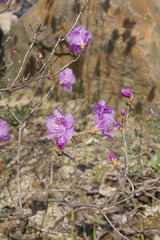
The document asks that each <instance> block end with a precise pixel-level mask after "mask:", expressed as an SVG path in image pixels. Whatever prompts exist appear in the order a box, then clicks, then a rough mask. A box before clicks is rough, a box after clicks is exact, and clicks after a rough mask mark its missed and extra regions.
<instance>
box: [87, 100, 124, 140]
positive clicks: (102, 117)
mask: <svg viewBox="0 0 160 240" xmlns="http://www.w3.org/2000/svg"><path fill="white" fill-rule="evenodd" d="M91 108H92V110H93V111H94V113H95V116H94V118H93V119H94V122H95V126H94V128H93V129H92V133H93V134H94V133H96V131H101V132H102V133H103V134H104V135H105V136H107V137H109V138H110V139H112V140H114V141H115V139H114V138H113V137H112V136H111V135H110V133H109V132H111V131H113V130H114V129H112V127H114V126H115V123H116V121H115V119H114V110H113V109H112V108H110V107H109V106H107V105H106V103H105V101H104V100H100V101H99V102H98V104H97V105H92V106H91ZM116 127H117V126H116ZM118 128H119V126H118Z"/></svg>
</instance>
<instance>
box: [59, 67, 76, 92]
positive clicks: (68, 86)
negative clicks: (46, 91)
mask: <svg viewBox="0 0 160 240" xmlns="http://www.w3.org/2000/svg"><path fill="white" fill-rule="evenodd" d="M74 83H76V77H75V76H74V74H73V71H72V69H70V68H66V69H65V70H63V71H62V72H60V73H59V84H61V86H62V88H63V90H64V91H66V92H71V91H72V85H73V84H74Z"/></svg>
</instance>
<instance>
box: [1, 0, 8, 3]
mask: <svg viewBox="0 0 160 240" xmlns="http://www.w3.org/2000/svg"><path fill="white" fill-rule="evenodd" d="M0 2H1V3H6V2H8V0H0Z"/></svg>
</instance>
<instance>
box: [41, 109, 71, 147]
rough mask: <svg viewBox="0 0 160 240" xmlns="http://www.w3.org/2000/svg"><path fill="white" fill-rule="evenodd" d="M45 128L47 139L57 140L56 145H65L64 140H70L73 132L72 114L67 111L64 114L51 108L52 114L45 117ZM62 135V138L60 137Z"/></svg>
mask: <svg viewBox="0 0 160 240" xmlns="http://www.w3.org/2000/svg"><path fill="white" fill-rule="evenodd" d="M45 122H46V128H47V129H48V131H49V134H47V136H46V137H47V139H48V140H54V139H55V140H58V144H57V146H58V147H59V148H60V146H61V147H62V146H65V145H66V144H65V140H66V141H67V140H70V139H71V138H72V136H73V134H74V130H73V127H72V126H73V123H74V118H73V116H72V114H70V113H68V114H66V115H64V114H63V113H62V112H61V111H60V110H58V109H56V110H53V116H49V117H47V118H46V119H45ZM62 137H64V138H65V140H64V138H62Z"/></svg>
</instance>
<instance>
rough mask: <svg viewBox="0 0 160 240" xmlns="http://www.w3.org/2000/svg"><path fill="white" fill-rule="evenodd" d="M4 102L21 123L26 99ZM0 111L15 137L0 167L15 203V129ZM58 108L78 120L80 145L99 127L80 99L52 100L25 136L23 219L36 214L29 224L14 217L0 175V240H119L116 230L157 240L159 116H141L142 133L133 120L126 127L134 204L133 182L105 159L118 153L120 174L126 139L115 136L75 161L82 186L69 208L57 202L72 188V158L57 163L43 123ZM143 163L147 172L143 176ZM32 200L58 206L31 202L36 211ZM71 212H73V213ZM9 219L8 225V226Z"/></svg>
mask: <svg viewBox="0 0 160 240" xmlns="http://www.w3.org/2000/svg"><path fill="white" fill-rule="evenodd" d="M7 101H8V103H9V104H10V106H12V107H13V109H14V111H15V113H16V114H17V115H19V116H20V115H22V113H23V114H24V113H25V111H26V110H25V109H26V103H27V99H26V97H24V95H22V94H21V96H20V94H19V97H17V98H16V101H15V100H13V99H8V100H7ZM24 103H25V104H24ZM17 104H18V105H17ZM0 105H1V118H2V119H5V120H6V121H7V123H8V124H9V126H10V136H11V141H10V142H6V143H2V142H1V152H0V154H1V155H0V156H1V162H2V166H3V170H4V171H5V175H6V178H7V182H8V186H9V189H10V191H11V193H12V195H13V198H14V200H15V202H16V203H18V190H17V189H18V188H17V164H16V161H17V140H18V125H17V123H16V121H15V120H14V119H13V117H12V116H11V115H10V114H9V113H8V111H7V110H6V109H5V107H4V104H3V103H2V101H1V102H0ZM16 106H18V107H16ZM55 108H58V109H60V110H61V111H63V112H64V113H68V112H70V113H72V115H73V116H74V118H75V124H74V129H75V139H76V141H78V142H79V143H80V142H81V141H83V140H84V139H85V138H87V137H89V135H90V131H91V128H92V127H93V126H94V122H93V112H92V110H91V108H90V105H88V104H86V103H85V102H84V101H82V100H80V99H77V100H69V101H68V102H66V103H62V102H55V101H54V100H53V99H52V98H50V99H49V100H47V101H45V102H44V103H43V105H42V106H41V108H39V109H38V110H37V111H36V112H34V114H33V115H32V116H31V117H30V118H29V119H28V121H27V122H26V123H25V127H24V129H23V132H22V144H21V157H20V168H21V169H20V185H21V196H22V205H23V211H24V214H27V213H32V214H31V215H32V216H30V217H29V218H28V220H29V221H28V222H25V221H24V220H20V219H14V214H15V212H16V211H15V208H14V205H13V202H12V201H11V198H10V196H9V194H8V191H7V188H6V185H5V182H4V178H3V175H2V174H1V175H0V177H1V178H0V189H1V191H0V239H3V240H4V239H23V240H25V239H27V240H31V239H43V240H44V239H53V240H54V239H55V240H69V239H72V240H73V239H76V240H80V239H85V240H86V239H92V240H95V239H99V240H107V239H115V240H117V239H122V237H121V236H120V235H119V234H118V233H116V231H115V230H114V229H113V227H114V228H116V229H117V230H118V231H119V233H121V234H123V235H124V236H125V237H126V239H130V240H131V239H132V240H133V239H135V240H137V239H141V240H143V239H145V240H147V239H148V240H150V239H154V240H158V239H160V232H159V221H160V215H159V214H160V205H159V202H160V189H159V175H158V174H159V173H160V169H159V166H160V151H159V149H160V138H159V132H160V128H159V121H158V116H157V115H156V114H155V115H153V116H152V115H147V116H146V117H145V119H142V117H141V116H137V117H138V118H139V121H140V122H141V124H142V128H141V132H140V125H139V123H138V121H137V120H135V119H136V118H135V117H131V118H130V119H129V121H128V123H127V128H126V135H127V150H128V159H129V163H130V170H129V179H130V180H131V181H132V183H133V185H134V188H135V194H134V196H131V187H130V184H129V182H128V181H126V180H125V179H124V178H123V177H122V176H121V175H120V174H118V173H117V171H116V170H115V169H114V167H113V166H112V163H111V162H110V160H109V159H108V154H109V153H110V152H115V153H116V154H117V156H118V162H119V169H120V171H122V172H123V171H124V147H123V138H122V134H121V132H119V131H117V132H114V133H113V135H114V137H115V138H116V141H115V142H113V141H111V140H110V139H109V138H107V137H104V136H102V135H101V134H97V135H95V136H94V137H92V138H91V139H90V140H89V141H88V142H86V143H85V144H84V145H82V146H81V147H80V148H78V149H77V151H76V158H75V161H76V165H77V179H78V184H77V186H76V187H75V188H73V191H72V192H71V193H70V194H68V195H67V197H66V201H67V203H65V202H63V201H56V200H55V199H60V198H62V196H63V195H64V194H65V193H66V192H67V191H68V189H70V188H72V187H73V186H74V183H75V168H74V164H73V162H72V161H71V160H70V159H69V158H68V157H67V155H66V156H64V155H63V156H58V155H57V154H56V152H55V148H56V146H55V143H54V142H53V141H48V140H47V139H46V138H45V135H46V133H47V131H46V127H45V122H44V120H45V118H46V116H49V115H51V114H52V110H53V109H55ZM117 117H118V115H117ZM140 142H141V144H140ZM72 149H73V143H72V142H69V143H68V145H67V147H66V149H65V153H66V154H69V155H72ZM139 156H140V160H141V162H142V165H143V166H142V174H141V171H140V165H139ZM121 183H123V187H122V184H121ZM119 185H121V187H120V189H119ZM117 189H119V190H118V191H117ZM130 196H131V197H130ZM33 199H41V200H43V199H52V200H53V201H51V202H49V203H48V204H46V203H43V202H34V204H35V206H34V211H33ZM69 205H70V206H69ZM73 205H74V206H75V208H74V209H73V208H72V207H71V206H73ZM96 206H103V207H102V209H103V213H104V214H105V215H106V217H107V218H108V219H109V220H110V221H111V223H112V226H111V225H110V224H109V222H108V221H107V219H106V218H105V216H104V215H103V214H102V212H101V211H100V210H99V209H98V208H96ZM31 209H32V210H31ZM33 213H34V214H33ZM5 214H8V217H6V218H4V215H5ZM25 223H26V225H25ZM24 226H25V227H24Z"/></svg>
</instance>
